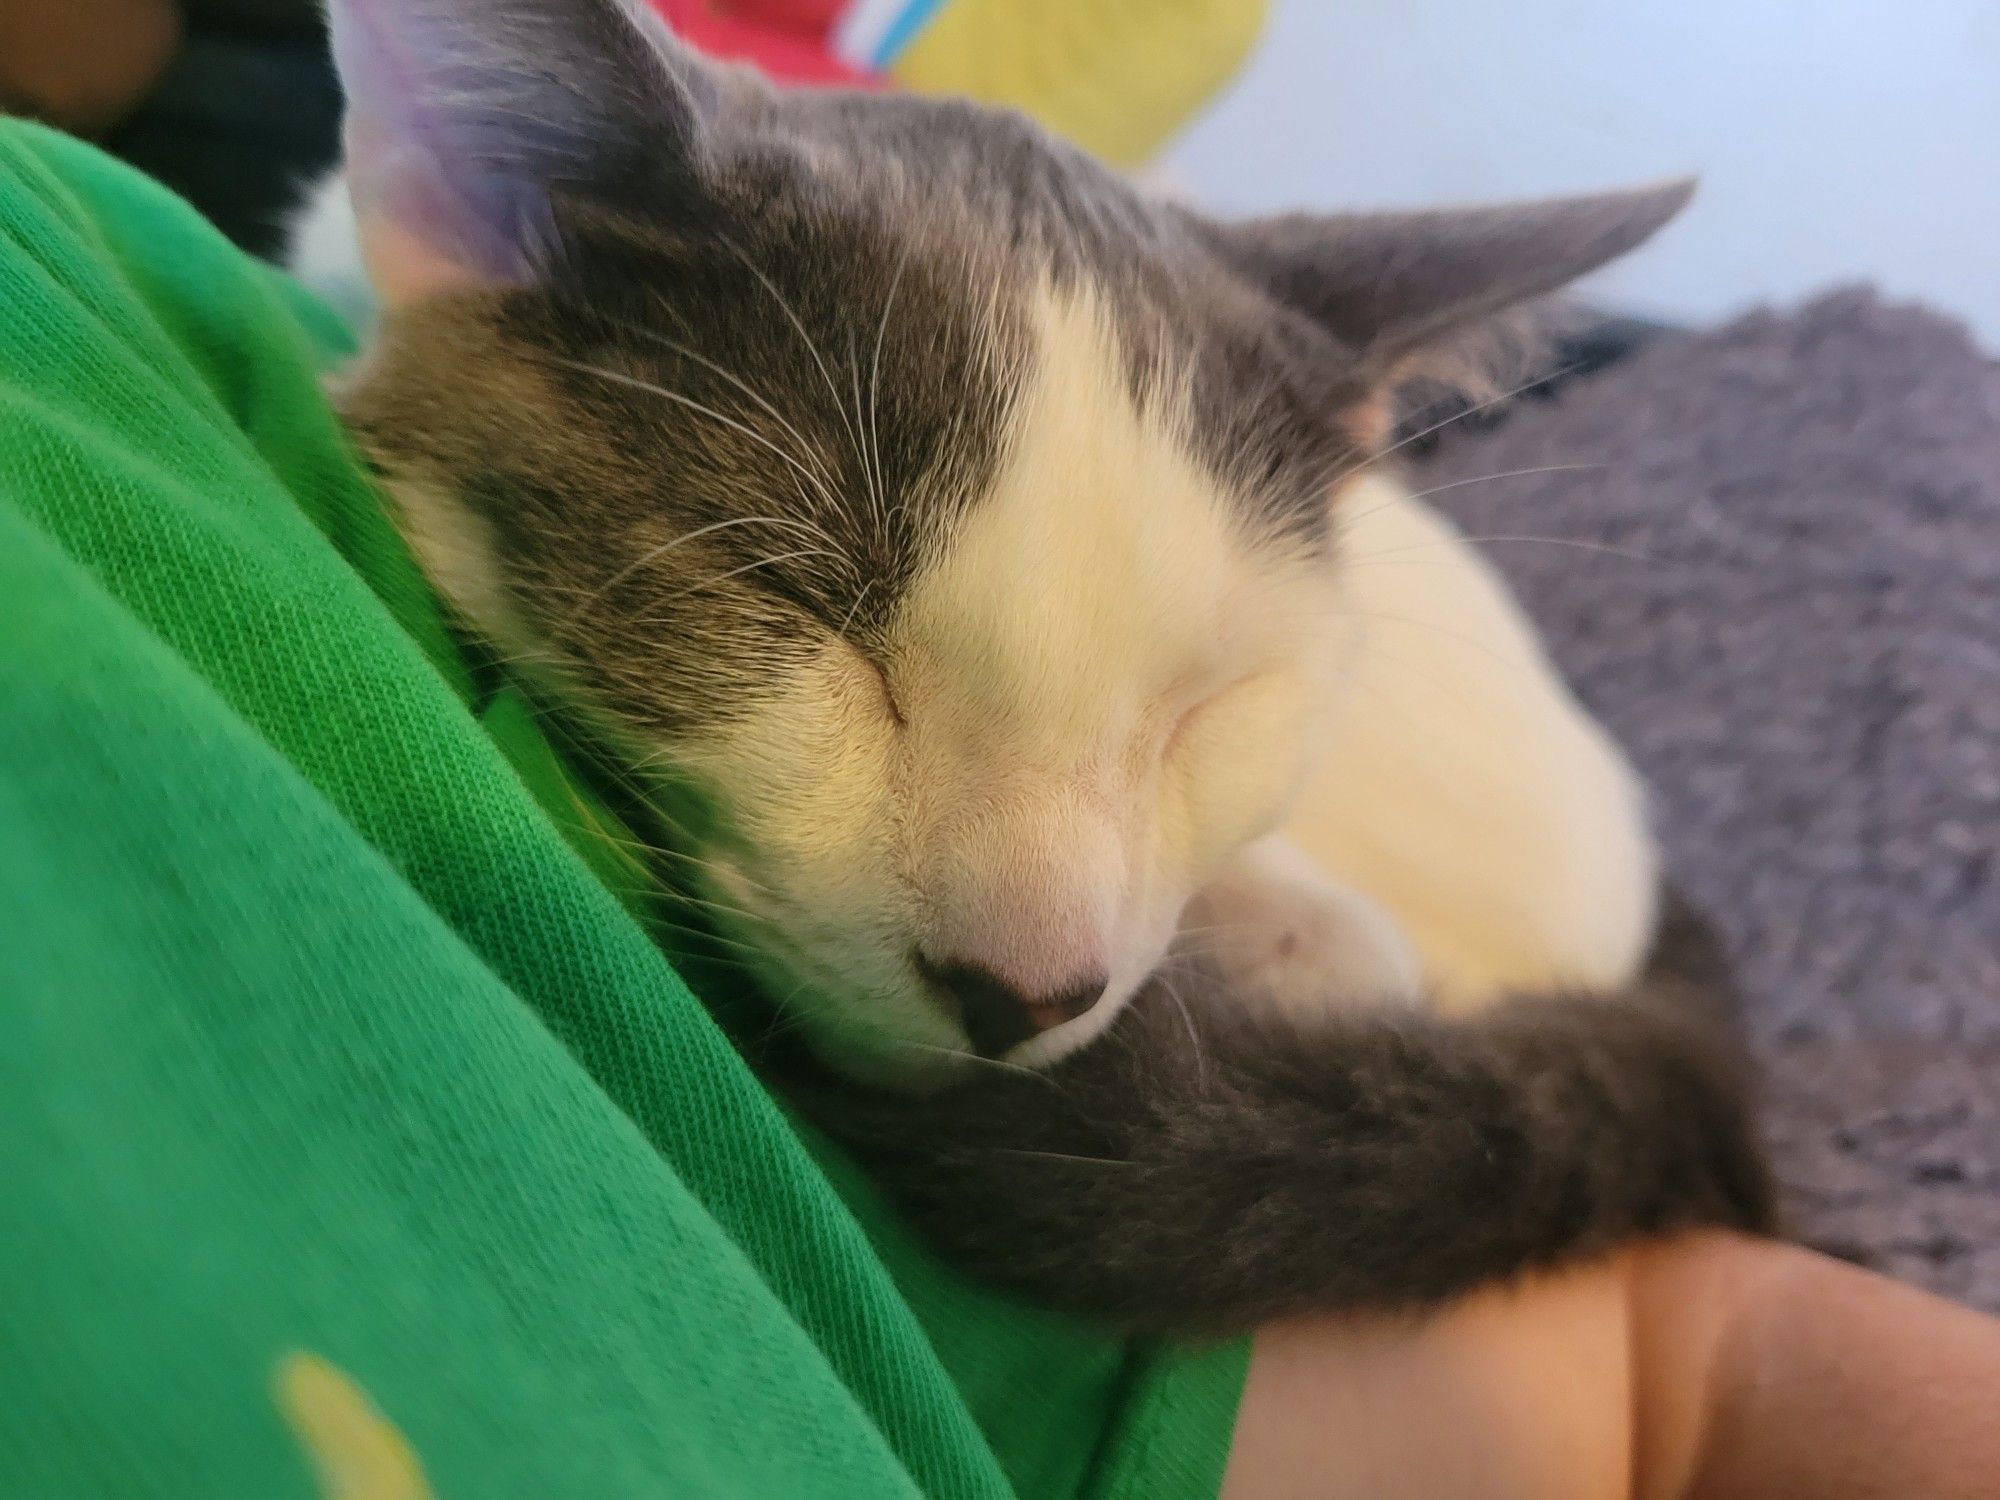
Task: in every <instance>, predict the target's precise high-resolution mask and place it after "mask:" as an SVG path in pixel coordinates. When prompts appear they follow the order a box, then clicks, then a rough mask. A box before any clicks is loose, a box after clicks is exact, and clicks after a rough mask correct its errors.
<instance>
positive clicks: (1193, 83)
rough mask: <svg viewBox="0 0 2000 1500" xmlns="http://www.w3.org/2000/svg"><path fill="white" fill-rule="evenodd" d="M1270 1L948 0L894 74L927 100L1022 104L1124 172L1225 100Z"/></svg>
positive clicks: (894, 68)
mask: <svg viewBox="0 0 2000 1500" xmlns="http://www.w3.org/2000/svg"><path fill="white" fill-rule="evenodd" d="M1266 8H1267V7H1266V0H947V3H946V4H945V5H944V6H943V7H942V9H941V10H940V11H939V12H938V13H937V14H936V15H935V16H934V17H933V18H932V19H931V20H930V21H929V23H928V24H926V25H925V26H924V27H923V29H922V30H921V31H920V32H919V33H918V34H917V36H916V37H915V38H914V39H913V40H912V41H911V42H910V44H909V45H908V47H907V48H906V49H905V50H904V51H903V53H902V55H901V56H899V57H898V58H897V59H896V60H895V62H894V63H893V64H891V66H890V69H889V71H890V74H891V76H892V77H894V78H895V79H896V81H897V82H899V83H901V84H903V85H904V86H905V87H907V88H911V89H915V90H917V91H919V92H922V93H936V94H962V95H965V96H967V97H969V98H973V99H977V100H980V101H981V102H983V103H987V104H1004V105H1012V106H1013V107H1014V108H1016V109H1020V110H1024V111H1025V112H1027V113H1028V114H1030V115H1032V116H1034V117H1035V118H1036V119H1037V120H1039V121H1040V122H1041V123H1042V124H1043V125H1045V126H1047V127H1048V128H1049V129H1051V130H1053V131H1055V132H1056V133H1057V134H1058V135H1062V136H1065V137H1067V138H1068V139H1070V140H1072V141H1074V142H1076V143H1077V144H1078V145H1080V146H1082V147H1084V148H1085V149H1086V150H1089V151H1092V152H1095V153H1096V154H1097V155H1099V156H1101V157H1103V158H1104V159H1105V160H1106V161H1109V162H1110V163H1112V164H1113V165H1114V166H1118V167H1125V168H1131V167H1137V166H1141V165H1143V164H1144V163H1145V162H1147V161H1148V160H1149V159H1151V158H1152V157H1153V156H1154V155H1155V154H1156V153H1157V152H1158V151H1159V149H1160V148H1161V147H1162V146H1164V145H1165V144H1166V142H1167V141H1168V140H1169V139H1170V138H1171V137H1172V136H1173V135H1174V134H1175V133H1176V132H1177V131H1179V130H1180V129H1181V128H1182V127H1183V126H1184V125H1186V124H1187V122H1188V121H1189V120H1190V119H1191V118H1192V117H1193V116H1194V115H1195V114H1196V113H1197V112H1198V111H1199V110H1200V109H1201V108H1202V106H1203V105H1205V104H1207V103H1208V102H1209V100H1210V99H1211V98H1213V97H1214V96H1215V94H1216V92H1217V91H1218V90H1219V89H1220V88H1221V87H1222V85H1223V84H1224V83H1226V82H1228V80H1229V79H1230V77H1231V76H1232V75H1233V74H1234V73H1235V72H1236V70H1237V69H1238V68H1239V67H1240V66H1241V65H1242V63H1243V59H1244V57H1245V56H1246V55H1247V54H1248V53H1249V51H1250V45H1251V43H1252V42H1253V41H1255V40H1256V37H1257V33H1258V32H1259V31H1260V30H1261V29H1262V27H1263V24H1264V16H1265V11H1266Z"/></svg>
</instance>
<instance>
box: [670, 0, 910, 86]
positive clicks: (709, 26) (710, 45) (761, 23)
mask: <svg viewBox="0 0 2000 1500" xmlns="http://www.w3.org/2000/svg"><path fill="white" fill-rule="evenodd" d="M649 3H650V4H651V5H652V7H653V9H654V10H656V11H658V12H659V14H660V16H661V18H662V19H663V20H665V21H666V23H667V25H669V26H671V27H672V28H673V30H674V33H675V35H677V36H679V37H680V38H682V39H683V40H684V41H686V42H687V43H688V45H689V46H691V47H694V48H695V49H697V50H698V51H701V52H706V53H707V54H708V55H709V56H711V57H720V58H725V59H727V60H729V61H731V62H747V63H751V64H754V65H755V66H756V67H758V68H760V69H762V70H763V72H764V73H766V74H767V75H769V76H770V77H771V78H772V79H773V80H775V81H776V82H778V83H840V84H849V85H858V86H861V87H868V86H871V85H874V84H876V83H878V82H879V81H880V79H879V78H878V76H877V75H876V74H873V73H870V72H867V71H865V70H864V69H861V68H856V67H854V66H853V65H852V64H850V63H848V62H846V61H845V60H843V59H842V58H840V57H837V56H836V55H835V54H834V51H833V27H834V23H835V22H836V21H838V20H839V19H840V15H841V12H842V11H844V10H845V9H846V8H847V7H846V5H845V4H844V3H843V0H649Z"/></svg>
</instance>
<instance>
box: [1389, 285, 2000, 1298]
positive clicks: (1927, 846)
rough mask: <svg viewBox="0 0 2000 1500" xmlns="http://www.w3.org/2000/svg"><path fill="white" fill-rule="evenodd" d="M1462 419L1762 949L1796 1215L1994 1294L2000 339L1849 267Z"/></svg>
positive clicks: (1684, 866) (1664, 814) (1516, 566)
mask: <svg viewBox="0 0 2000 1500" xmlns="http://www.w3.org/2000/svg"><path fill="white" fill-rule="evenodd" d="M1441 437H1442V441H1441V442H1440V443H1439V444H1438V446H1437V447H1436V449H1435V450H1433V451H1432V452H1431V453H1430V454H1428V455H1427V456H1426V457H1425V458H1424V459H1423V460H1422V461H1421V462H1420V463H1418V464H1416V465H1414V466H1413V469H1412V472H1413V475H1414V477H1415V479H1416V481H1417V485H1418V487H1419V488H1426V487H1431V486H1438V485H1454V486H1456V487H1455V488H1453V489H1450V490H1448V491H1443V492H1441V493H1439V494H1438V495H1437V496H1436V497H1435V498H1436V503H1438V504H1439V505H1440V506H1441V507H1443V508H1444V509H1445V510H1446V511H1447V512H1448V513H1450V514H1452V515H1453V516H1454V517H1455V518H1456V519H1458V520H1459V521H1460V522H1461V523H1462V524H1463V525H1464V526H1466V527H1467V529H1468V530H1469V531H1470V532H1472V533H1473V534H1474V535H1475V536H1486V537H1496V538H1498V537H1513V538H1518V537H1537V538H1549V539H1554V540H1538V541H1501V540H1496V541H1492V542H1490V543H1489V544H1488V551H1489V553H1490V554H1491V555H1492V556H1493V557H1494V558H1495V559H1496V560H1497V561H1498V562H1499V563H1500V564H1501V566H1502V567H1504V568H1505V569H1506V571H1507V572H1508V573H1509V574H1510V576H1511V577H1512V578H1513V580H1514V581H1515V584H1516V585H1517V587H1518V588H1519V589H1520V590H1521V592H1522V594H1523V596H1524V597H1525V599H1526V600H1527V602H1528V605H1529V608H1530V609H1531V610H1532V612H1533V613H1534V614H1535V615H1536V617H1537V618H1538V620H1539V621H1540V623H1541V625H1542V628H1543V629H1544V630H1545V631H1546V632H1547V634H1548V635H1549V637H1550V640H1551V642H1552V647H1553V649H1554V652H1555V654H1556V656H1557V658H1558V659H1559V661H1560V662H1561V665H1562V667H1563V669H1564V671H1565V672H1566V673H1567V674H1568V676H1569V677H1570V679H1571V680H1572V681H1573V682H1574V683H1576V684H1577V686H1578V689H1579V691H1580V692H1581V693H1582V694H1583V696H1584V697H1585V699H1586V700H1587V701H1588V702H1589V703H1590V704H1591V706H1592V707H1593V708H1594V709H1595V710H1596V711H1597V712H1598V713H1599V714H1600V715H1601V716H1602V717H1603V718H1604V720H1605V721H1606V722H1607V723H1609V724H1610V726H1611V727H1612V729H1613V730H1614V731H1615V732H1616V733H1617V735H1618V736H1619V738H1620V739H1621V740H1622V741H1623V742H1624V744H1625V745H1626V746H1627V747H1628V748H1629V749H1630V750H1631V752H1632V754H1633V755H1634V757H1635V758H1636V759H1637V760H1638V762H1639V764H1640V766H1641V767H1642V768H1643V770H1644V772H1645V774H1646V775H1647V777H1648V779H1649V780H1650V782H1651V784H1652V786H1653V788H1654V791H1655V798H1656V816H1657V820H1658V823H1659V826H1660V830H1661V834H1662V838H1663V841H1664V843H1665V846H1666V849H1667V855H1668V861H1669V864H1670V866H1671V867H1672V869H1673V870H1674V872H1675V874H1676V876H1677V878H1678V879H1679V880H1680V881H1681V883H1682V884H1683V885H1684V886H1685V887H1686V888H1687V889H1688V891H1689V893H1690V894H1691V895H1692V896H1693V897H1694V899H1695V900H1696V902H1697V903H1698V904H1699V905H1701V906H1702V907H1703V908H1704V909H1705V910H1706V911H1707V912H1708V913H1709V915H1710V916H1712V917H1713V918H1714V919H1715V920H1716V921H1717V923H1718V925H1719V926H1720V928H1721V930H1722V931H1723V933H1724V935H1725V937H1726V939H1727V941H1728V943H1729V945H1730V947H1731V949H1732V951H1733V954H1734V956H1735V959H1736V961H1737V963H1738V965H1739V966H1740V970H1741V976H1742V979H1743V981H1744V985H1745V988H1746V991H1747V996H1748V1004H1749V1025H1750V1029H1751V1033H1752V1037H1753V1040H1754V1042H1755V1044H1756V1047H1757V1049H1758V1051H1759V1053H1760V1056H1761V1058H1762V1060H1763V1062H1764V1064H1765V1067H1766V1070H1767V1074H1768V1078H1767V1087H1768V1104H1767V1117H1768V1121H1769V1130H1770V1135H1771V1139H1772V1143H1773V1148H1774V1151H1775V1152H1776V1155H1777V1160H1778V1163H1779V1169H1780V1172H1781V1174H1782V1176H1783V1178H1784V1180H1785V1183H1786V1185H1787V1188H1788V1192H1789V1196H1790V1199H1791V1207H1792V1211H1793V1214H1794V1220H1795V1227H1796V1229H1797V1230H1798V1232H1799V1233H1800V1234H1801V1236H1802V1237H1804V1238H1806V1239H1808V1240H1810V1241H1812V1242H1814V1243H1817V1244H1821V1245H1824V1246H1827V1247H1829V1248H1832V1249H1834V1250H1836V1251H1838V1252H1839V1253H1842V1254H1844V1255H1848V1256H1850V1257H1852V1258H1855V1259H1858V1260H1861V1261H1863V1262H1865V1263H1868V1264H1872V1265H1875V1266H1877V1267H1880V1268H1882V1269H1884V1270H1887V1271H1890V1272H1892V1273H1894V1274H1897V1275H1900V1276H1904V1277H1906V1278H1908V1279H1910V1280H1912V1281H1915V1282H1918V1283H1920V1284H1923V1285H1926V1286H1929V1287H1931V1288H1933V1289H1935V1290H1937V1291H1940V1292H1943V1293H1946V1294H1948V1295H1952V1296H1956V1297H1959V1298H1962V1299H1965V1300H1967V1301H1970V1302H1973V1303H1975V1304H1977V1305H1980V1306H1983V1307H1987V1308H1989V1309H1994V1310H2000V868H1996V864H1997V863H2000V861H1996V850H2000V364H1995V363H1994V362H1993V361H1991V360H1989V359H1987V358H1985V357H1984V356H1983V355H1982V354H1981V353H1980V352H1979V351H1978V350H1977V349H1976V348H1974V347H1973V346H1972V344H1971V343H1970V342H1969V341H1968V340H1967V338H1966V337H1965V335H1964V334H1963V333H1962V332H1961V331H1960V330H1959V329H1958V328H1957V327H1956V326H1955V325H1953V324H1952V323H1950V322H1948V321H1946V320H1944V319H1942V318H1939V317H1937V316H1935V315H1933V314H1930V313H1928V312H1925V311H1922V310H1919V309H1913V308H1908V307H1899V306H1891V305H1888V304H1885V303H1883V302H1881V301H1879V300H1877V299H1876V298H1874V297H1872V296H1870V295H1869V294H1867V293H1864V292H1858V291H1847V292H1839V293H1835V294H1833V295H1830V296H1827V297H1824V298H1822V299H1820V300H1818V301H1815V302H1813V303H1811V304H1810V305H1808V306H1806V307H1804V308H1802V309H1800V310H1799V311H1797V312H1794V313H1789V314H1757V315H1754V316H1751V317H1747V318H1745V319H1743V320H1741V321H1739V322H1737V323H1735V324H1732V325H1731V326H1729V327H1727V328H1724V329H1722V330H1720V331H1719V332H1715V333H1711V334H1704V335H1699V336H1677V337H1673V338H1670V339H1665V340H1662V341H1660V342H1658V343H1655V344H1653V345H1651V346H1649V347H1647V348H1645V349H1642V350H1641V351H1639V352H1638V353H1636V354H1634V355H1633V356H1631V357H1630V358H1628V359H1626V360H1625V361H1623V362H1621V363H1619V364H1617V365H1615V366H1613V367H1612V368H1610V369H1608V370H1605V371H1603V372H1601V373H1598V374H1596V375H1593V376H1591V377H1590V378H1589V379H1587V380H1583V381H1580V382H1575V383H1572V384H1569V385H1566V386H1565V387H1564V388H1563V389H1562V390H1561V391H1560V392H1559V393H1558V394H1557V395H1556V396H1555V397H1554V398H1553V399H1551V400H1548V401H1536V402H1524V403H1521V404H1520V405H1519V406H1517V407H1516V409H1515V410H1513V411H1512V412H1511V413H1510V414H1509V415H1508V417H1507V419H1506V420H1505V421H1504V422H1503V423H1501V424H1499V425H1498V426H1496V427H1493V428H1490V429H1488V430H1484V431H1473V430H1470V424H1467V426H1466V427H1465V428H1463V429H1461V430H1459V431H1457V432H1451V431H1448V432H1446V433H1444V434H1442V435H1441ZM1570 464H1602V465H1604V467H1603V468H1593V469H1588V470H1581V471H1579V470H1563V471H1558V472H1549V473H1541V474H1530V475H1520V476H1518V477H1513V478H1490V479H1488V478H1482V477H1481V476H1488V475H1498V474H1502V473H1504V472H1507V471H1514V470H1523V469H1536V468H1543V467H1545V466H1553V465H1570ZM1468 481H1472V482H1468ZM1576 544H1581V545H1576ZM1599 548H1610V549H1615V550H1613V551H1602V550H1596V549H1599Z"/></svg>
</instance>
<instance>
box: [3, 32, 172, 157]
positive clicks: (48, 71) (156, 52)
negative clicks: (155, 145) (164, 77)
mask: <svg viewBox="0 0 2000 1500" xmlns="http://www.w3.org/2000/svg"><path fill="white" fill-rule="evenodd" d="M180 34H181V16H180V6H179V4H178V3H177V0H5V3H4V4H0V101H4V102H5V103H6V104H8V105H11V106H13V107H16V108H18V109H21V110H23V111H25V112H27V113H29V114H32V115H36V116H38V117H40V118H42V119H45V120H47V121H49V122H50V123H51V124H54V125H60V126H62V127H63V128H64V129H66V130H73V131H76V132H78V133H79V134H84V135H91V134H95V133H97V132H100V131H103V130H107V129H109V128H110V127H111V126H113V125H115V124H117V123H118V121H119V120H121V119H122V118H124V116H125V115H126V114H128V113H130V112H131V110H132V109H133V108H134V107H135V106H137V105H138V104H139V103H140V102H142V101H143V100H144V99H145V97H146V96H147V95H148V94H149V93H151V92H152V89H153V85H154V84H156V83H157V82H158V81H159V78H160V75H161V74H162V73H163V72H165V71H166V67H167V64H168V63H169V62H171V61H172V60H173V56H174V52H175V49H176V48H177V47H178V46H179V45H180Z"/></svg>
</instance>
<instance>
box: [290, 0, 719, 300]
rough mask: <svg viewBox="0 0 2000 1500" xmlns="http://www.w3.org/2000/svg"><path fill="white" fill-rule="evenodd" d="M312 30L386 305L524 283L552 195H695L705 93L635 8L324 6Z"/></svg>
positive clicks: (705, 76)
mask: <svg viewBox="0 0 2000 1500" xmlns="http://www.w3.org/2000/svg"><path fill="white" fill-rule="evenodd" d="M327 22H328V29H329V31H330V32H331V35H332V39H333V53H334V60H335V63H336V64H337V66H338V68H339V70H340V80H341V84H342V87H343V88H344V90H345V92H346V95H347V120H346V128H345V135H346V147H347V161H346V169H347V179H348V188H349V192H350V194H351V196H352V198H353V202H354V210H355V218H356V221H357V224H358V226H359V231H360V237H361V245H362V254H363V259H364V261H365V262H366V264H367V266H368V270H369V276H370V279H371V280H372V281H373V282H374V283H375V288H376V291H377V293H378V294H379V295H380V296H381V297H382V299H383V300H384V302H385V303H387V304H389V305H391V306H394V305H397V304H400V303H407V302H411V301H415V300H418V299H420V298H422V297H425V296H429V295H433V294H435V293H438V292H441V291H448V290H450V289H452V288H454V287H460V286H493V285H510V284H517V283H519V282H522V281H526V280H529V279H531V278H532V277H533V276H534V275H535V273H536V271H537V270H538V269H539V267H540V266H541V264H543V263H544V262H545V260H546V258H547V257H548V256H549V255H550V254H551V253H552V251H553V250H554V248H555V245H554V242H555V239H556V234H557V217H558V206H559V204H560V203H561V202H562V201H563V200H564V199H566V198H570V199H583V200H588V199H589V198H591V197H592V196H593V195H599V196H602V195H608V194H613V193H615V192H616V191H617V189H618V188H619V187H620V186H621V185H625V186H629V185H631V184H633V183H642V184H644V185H645V187H646V189H647V190H648V191H649V192H651V193H653V194H655V195H658V194H671V193H673V192H675V191H677V190H689V191H691V190H692V189H693V187H694V185H695V184H696V183H697V181H698V178H699V172H700V168H701V158H702V153H703V147H704V134H705V131H706V128H707V125H708V122H709V120H710V118H711V116H712V114H713V113H714V111H715V108H716V105H717V102H718V99H719V95H720V91H721V88H722V87H723V80H722V78H721V77H720V75H719V74H718V73H717V72H716V70H714V69H713V68H711V67H710V66H709V65H708V64H706V63H704V62H703V61H702V60H701V59H700V58H698V57H697V56H696V55H695V54H694V53H692V52H691V51H689V50H688V49H687V48H686V47H684V46H682V45H681V44H680V43H679V42H677V41H676V40H675V39H674V38H673V37H672V36H671V35H670V34H669V33H668V32H667V30H666V28H665V27H664V26H663V25H662V24H661V23H660V21H659V20H658V18H657V17H656V16H655V15H654V14H653V12H652V10H651V9H650V7H648V6H647V5H646V4H645V3H644V0H328V4H327Z"/></svg>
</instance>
